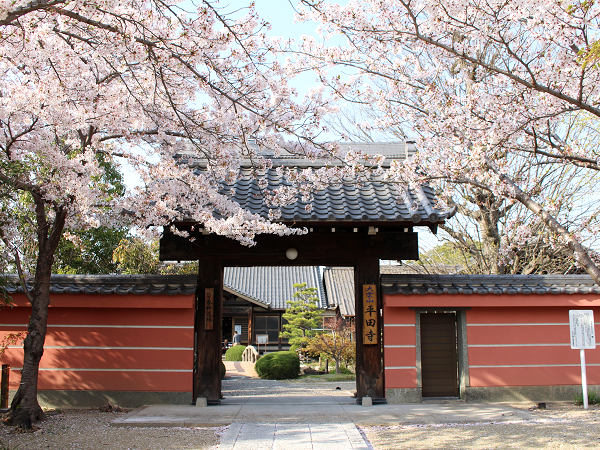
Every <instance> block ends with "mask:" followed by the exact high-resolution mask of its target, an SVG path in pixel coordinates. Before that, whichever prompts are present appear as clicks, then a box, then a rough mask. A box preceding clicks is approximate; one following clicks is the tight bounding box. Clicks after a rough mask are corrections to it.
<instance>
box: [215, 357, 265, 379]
mask: <svg viewBox="0 0 600 450" xmlns="http://www.w3.org/2000/svg"><path fill="white" fill-rule="evenodd" d="M223 364H225V370H226V371H227V372H226V377H227V378H228V379H232V378H240V377H244V378H257V379H258V374H257V373H256V371H255V370H254V363H251V362H246V361H223Z"/></svg>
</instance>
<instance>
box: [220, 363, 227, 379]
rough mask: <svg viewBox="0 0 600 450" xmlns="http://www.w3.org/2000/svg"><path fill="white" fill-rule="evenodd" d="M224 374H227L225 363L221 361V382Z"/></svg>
mask: <svg viewBox="0 0 600 450" xmlns="http://www.w3.org/2000/svg"><path fill="white" fill-rule="evenodd" d="M225 372H227V368H226V367H225V363H224V362H223V361H221V380H222V379H223V378H225Z"/></svg>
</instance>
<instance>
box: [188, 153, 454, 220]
mask: <svg viewBox="0 0 600 450" xmlns="http://www.w3.org/2000/svg"><path fill="white" fill-rule="evenodd" d="M342 146H343V147H345V148H346V149H347V148H349V147H350V146H352V147H355V148H357V149H360V150H362V151H365V153H368V154H384V155H386V160H385V161H386V164H387V165H388V166H389V162H390V161H391V160H404V159H406V158H407V156H408V155H410V154H412V153H414V146H412V144H408V145H407V144H404V143H356V144H349V143H347V144H342ZM263 155H264V153H263ZM267 156H269V155H267ZM179 158H180V161H181V162H182V163H186V164H188V165H189V166H190V167H193V168H196V170H198V171H202V170H203V169H204V167H206V162H205V161H204V160H201V159H195V158H194V156H193V155H192V154H187V153H183V154H181V155H179ZM271 160H272V162H273V168H271V169H268V170H266V171H262V172H261V173H258V174H255V171H254V169H253V168H251V167H249V166H248V165H244V163H242V167H240V169H239V173H238V177H237V179H236V180H235V181H234V182H232V183H230V184H223V188H222V191H221V192H222V193H223V194H226V195H230V192H232V190H233V195H232V199H233V200H235V201H236V202H237V203H239V204H240V205H241V206H242V207H243V208H244V209H246V210H248V211H250V212H252V213H255V214H259V215H261V216H262V217H265V218H266V217H268V216H269V209H270V208H269V207H267V206H266V205H265V204H264V199H263V195H262V192H261V189H260V188H259V183H261V182H266V186H265V187H264V188H263V189H266V190H274V189H277V188H279V187H282V186H290V185H291V183H290V182H289V181H288V180H287V179H285V178H283V176H282V175H279V174H278V173H277V167H278V166H285V167H288V168H290V169H293V168H297V169H298V170H299V168H306V167H319V166H322V165H324V164H325V163H324V162H323V161H308V160H307V159H305V158H300V157H298V156H295V155H289V154H284V155H282V156H279V157H274V156H272V157H271ZM384 165H385V164H384ZM307 205H308V202H304V201H302V199H301V195H300V194H298V195H297V200H296V202H295V203H293V204H291V205H289V206H285V207H283V208H281V216H280V219H279V220H281V221H283V222H298V221H303V222H354V223H357V224H360V223H361V222H367V223H373V222H404V223H407V224H414V225H417V224H418V225H430V224H436V223H438V222H439V221H443V220H445V219H447V218H449V217H451V216H452V215H453V214H454V212H455V210H445V211H442V210H438V209H436V208H435V196H434V193H433V190H432V189H431V188H429V187H427V186H425V187H419V188H416V189H412V190H411V189H408V188H407V187H405V186H403V185H398V184H389V183H383V182H378V181H371V182H368V183H364V184H363V185H362V186H357V185H356V184H355V183H353V182H344V183H342V184H338V185H333V184H332V185H330V186H328V187H327V188H325V189H322V190H319V191H316V192H314V193H313V199H312V201H311V205H312V209H311V210H310V211H309V210H307Z"/></svg>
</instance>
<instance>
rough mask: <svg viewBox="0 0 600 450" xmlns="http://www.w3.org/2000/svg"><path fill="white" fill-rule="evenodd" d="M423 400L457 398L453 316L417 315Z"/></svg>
mask: <svg viewBox="0 0 600 450" xmlns="http://www.w3.org/2000/svg"><path fill="white" fill-rule="evenodd" d="M421 379H422V389H423V391H422V392H423V393H422V395H423V397H458V354H457V339H456V314H454V313H429V314H421Z"/></svg>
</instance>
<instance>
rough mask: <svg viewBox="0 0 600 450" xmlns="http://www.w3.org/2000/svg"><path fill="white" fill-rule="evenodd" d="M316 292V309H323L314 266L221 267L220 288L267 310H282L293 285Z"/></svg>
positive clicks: (322, 292)
mask: <svg viewBox="0 0 600 450" xmlns="http://www.w3.org/2000/svg"><path fill="white" fill-rule="evenodd" d="M296 283H306V286H307V287H314V288H316V289H317V297H319V307H320V308H322V309H325V308H327V299H326V297H325V289H324V288H323V281H322V275H321V270H320V268H319V267H317V266H297V267H296V266H292V267H225V273H224V276H223V288H224V289H225V290H227V291H229V292H231V293H232V294H235V295H239V296H240V297H242V298H245V299H247V300H249V301H252V302H253V303H256V304H258V305H260V306H263V307H265V308H268V309H285V308H286V306H287V303H286V302H287V301H288V300H293V299H294V293H295V292H296V289H294V284H296Z"/></svg>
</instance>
